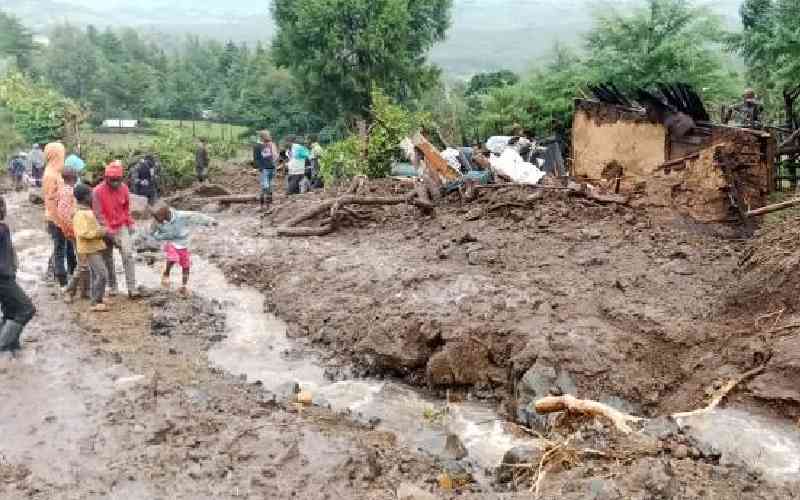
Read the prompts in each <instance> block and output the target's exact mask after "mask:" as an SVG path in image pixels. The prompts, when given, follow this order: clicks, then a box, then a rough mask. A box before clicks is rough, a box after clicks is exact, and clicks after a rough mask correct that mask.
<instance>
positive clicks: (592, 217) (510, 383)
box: [201, 175, 800, 498]
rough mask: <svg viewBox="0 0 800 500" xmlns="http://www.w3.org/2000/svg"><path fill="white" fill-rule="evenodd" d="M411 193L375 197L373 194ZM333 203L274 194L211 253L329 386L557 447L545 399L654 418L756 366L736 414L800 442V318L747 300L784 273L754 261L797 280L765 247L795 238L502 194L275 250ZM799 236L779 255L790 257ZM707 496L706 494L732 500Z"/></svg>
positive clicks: (382, 215)
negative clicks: (435, 404)
mask: <svg viewBox="0 0 800 500" xmlns="http://www.w3.org/2000/svg"><path fill="white" fill-rule="evenodd" d="M232 177H235V178H237V182H236V183H234V185H233V186H231V185H229V186H228V187H229V188H231V190H232V191H237V190H240V189H241V178H242V177H241V176H231V175H228V176H227V178H232ZM220 181H221V182H223V183H224V182H225V179H224V178H221V179H220ZM407 189H409V186H408V185H407V184H404V183H402V182H386V183H372V184H371V185H370V186H368V187H367V189H366V192H365V194H371V195H387V194H397V193H401V192H405V191H406V190H407ZM329 196H331V194H330V193H328V194H320V193H313V194H307V195H303V196H300V197H295V198H293V199H287V198H285V197H283V196H282V195H278V196H277V197H276V203H275V206H274V207H273V208H272V209H271V210H269V211H268V212H267V213H266V214H264V213H261V212H260V211H259V210H257V209H255V208H250V207H239V208H233V209H232V210H229V211H227V212H224V213H223V214H221V216H222V217H223V218H225V221H226V222H225V227H226V231H228V232H229V234H232V235H233V236H234V241H236V243H235V244H234V245H218V244H215V243H213V240H206V241H205V243H201V245H203V251H204V252H206V253H207V254H208V255H210V256H212V257H213V258H214V259H216V260H217V261H218V262H219V263H220V265H221V266H223V267H224V268H225V269H226V270H227V271H228V273H227V274H228V276H229V277H230V279H232V280H238V281H239V282H241V283H246V284H248V285H251V286H255V287H258V288H260V289H262V290H263V291H264V293H265V296H266V297H267V302H268V304H269V305H270V306H271V307H272V308H274V311H275V312H276V313H277V314H278V315H280V316H281V317H282V318H283V319H285V320H286V321H287V322H288V323H289V325H290V329H291V330H290V331H291V333H292V334H293V335H294V336H296V337H298V338H301V339H303V340H304V341H311V342H312V343H314V344H315V345H317V346H319V347H320V348H321V349H323V351H324V352H325V353H327V356H328V358H327V363H328V365H329V366H330V367H331V368H330V373H331V374H332V375H333V376H340V377H350V376H353V375H357V376H378V377H384V376H390V377H400V378H402V379H404V380H406V381H408V382H410V383H412V384H415V385H419V386H425V387H429V388H431V389H432V390H434V391H438V392H439V393H440V394H442V395H443V394H444V393H445V390H447V391H448V392H449V394H450V397H451V398H458V397H479V398H483V399H488V400H493V401H495V402H496V403H497V405H498V408H499V410H500V412H501V413H502V414H504V415H505V416H506V417H507V418H508V419H510V420H514V421H516V422H518V423H520V424H523V425H525V426H528V427H532V428H534V429H536V430H539V431H547V430H548V429H549V422H548V421H547V419H544V418H542V417H541V416H538V415H536V414H535V412H533V411H532V410H531V409H530V403H531V402H532V401H533V400H535V399H536V398H538V397H541V396H545V395H548V394H561V393H570V394H577V395H579V396H580V397H583V398H590V399H597V400H600V401H603V402H606V403H608V404H611V405H613V406H615V407H617V408H619V409H622V410H625V411H628V412H630V413H633V414H636V415H643V416H646V417H651V418H655V417H658V416H665V415H670V414H672V413H676V412H683V411H689V410H693V409H697V408H701V407H703V406H705V405H706V404H707V403H708V402H709V400H710V398H711V396H713V395H714V394H715V393H716V391H717V390H718V389H719V388H720V386H722V385H723V384H724V383H725V382H727V381H728V380H729V379H731V378H735V377H737V376H738V375H740V374H742V373H744V372H747V371H748V370H751V369H753V368H754V367H758V366H762V365H763V366H765V368H764V370H763V372H761V373H760V374H758V375H757V376H756V377H754V379H753V380H748V381H747V382H746V383H743V384H741V386H740V387H738V388H737V389H736V390H735V391H733V392H732V394H731V395H730V396H729V397H728V398H727V399H726V404H727V405H728V406H729V407H730V408H738V409H743V410H746V411H747V412H749V413H752V414H754V415H758V416H760V417H764V418H766V419H771V418H775V419H777V420H779V421H782V422H785V423H786V424H787V425H790V426H794V427H795V428H797V424H796V419H797V417H798V415H800V412H799V411H800V385H798V384H797V380H798V379H797V368H796V366H797V365H798V360H799V359H800V350H798V349H797V348H796V344H797V342H798V339H800V335H799V333H800V332H798V327H797V326H796V325H794V324H793V323H792V321H791V312H792V311H793V310H794V309H793V307H794V306H792V307H787V306H783V307H782V308H781V309H783V310H784V311H783V312H782V313H781V315H780V317H779V316H778V315H776V313H777V312H779V311H780V310H781V309H776V308H775V307H773V305H771V304H770V303H769V302H767V301H763V300H753V298H752V293H751V292H750V291H748V286H750V287H755V288H757V289H760V288H759V282H758V280H759V279H764V276H767V278H766V279H767V280H772V281H776V280H777V279H778V277H779V276H783V274H784V271H785V270H787V267H786V266H773V268H771V269H769V270H765V269H764V266H761V267H758V266H756V265H751V266H750V267H747V265H746V261H747V257H748V255H751V254H753V252H754V250H753V249H759V248H760V249H762V250H761V251H762V253H764V254H769V255H773V254H774V253H775V252H777V251H784V252H788V253H790V254H791V255H792V258H793V259H794V260H793V261H792V262H793V266H794V267H792V266H789V267H788V269H793V268H795V267H797V265H798V264H797V262H796V261H798V259H800V257H798V256H800V253H797V252H796V251H794V248H791V245H789V246H790V248H789V250H788V251H787V250H786V249H785V248H784V249H778V250H775V245H774V244H773V243H771V242H770V241H771V240H770V238H773V239H774V238H775V235H776V234H781V232H782V231H784V229H785V228H781V227H779V226H775V225H772V224H766V225H764V227H763V228H762V229H761V230H760V231H759V232H758V233H756V234H755V235H753V234H751V233H750V232H749V231H748V230H741V229H740V228H733V227H728V226H720V225H701V224H694V223H691V222H689V221H685V220H674V219H673V220H664V219H662V218H660V219H658V220H655V219H653V218H651V216H650V215H648V213H647V212H645V211H642V210H634V209H631V208H628V207H623V206H616V205H598V204H596V203H594V202H591V201H588V200H584V199H580V198H573V197H570V196H568V195H565V194H563V193H559V192H555V193H552V192H551V193H545V194H542V193H538V192H534V191H529V190H522V191H520V190H517V189H509V190H501V191H497V192H494V191H492V192H489V193H488V194H484V195H483V196H482V197H481V199H480V200H479V201H478V202H475V203H471V204H462V203H460V202H459V201H458V200H457V199H455V200H453V199H451V200H450V201H449V202H446V203H445V205H444V206H443V207H441V208H439V209H438V210H437V212H436V215H435V216H434V217H430V218H426V217H423V216H421V215H420V214H419V213H418V212H417V211H416V209H413V208H410V207H388V208H377V209H366V210H364V212H363V215H364V217H365V220H362V221H359V222H354V223H352V224H351V225H350V226H349V227H343V228H340V230H338V231H337V232H336V233H335V234H333V235H330V236H326V237H321V238H296V239H292V238H277V237H275V236H274V229H275V227H276V226H277V225H279V224H281V223H282V222H284V221H286V220H288V219H289V218H291V217H293V216H295V215H297V214H298V213H300V212H301V211H303V210H306V209H308V207H309V206H313V204H314V203H316V202H318V201H319V199H320V198H324V197H329ZM509 203H510V205H509ZM207 208H208V207H207ZM791 234H792V236H786V237H784V240H788V241H792V242H794V241H797V239H796V237H795V236H794V235H795V234H796V231H794V232H792V233H791ZM785 257H786V256H784V258H785ZM754 281H755V284H754V283H753V282H754ZM792 283H793V284H794V285H795V286H797V283H800V281H798V280H792ZM780 296H781V297H787V296H788V297H796V296H797V295H796V294H793V293H792V292H790V291H787V293H785V294H783V295H780ZM742 297H745V299H742ZM793 300H794V302H793V304H794V305H796V299H793ZM742 301H744V302H745V304H746V305H745V306H742V305H741V304H740V303H741V302H742ZM765 320H768V321H765ZM776 321H777V322H778V323H779V325H778V326H780V325H786V324H788V325H790V328H788V329H784V330H781V338H780V339H778V340H776V339H774V338H772V337H774V335H766V336H765V332H766V331H768V330H769V329H770V328H772V329H774V328H775V327H776ZM459 394H460V396H459ZM680 439H683V438H680ZM680 439H679V441H680ZM660 445H661V450H662V451H661V452H660V453H656V455H657V456H660V457H662V458H663V457H664V456H666V457H672V456H673V454H672V451H671V450H674V449H675V448H676V447H677V448H678V449H679V450H680V451H679V452H678V455H679V456H681V455H683V448H681V447H680V444H677V445H676V444H675V442H672V443H670V442H669V440H667V442H664V441H663V440H662V442H661V443H660ZM700 448H703V446H702V445H701V446H699V448H694V450H695V451H696V452H697V453H695V455H696V456H700V457H702V456H703V453H702V452H701V451H698V450H699V449H700ZM664 449H666V450H667V451H666V452H665V451H664ZM689 449H692V447H691V445H689ZM711 456H712V457H714V456H716V457H717V458H716V459H714V458H712V459H710V462H711V463H714V461H715V460H717V461H718V455H717V454H715V453H713V450H712V453H711ZM667 461H668V460H667ZM701 462H702V460H701ZM652 465H653V464H650V465H647V466H644V468H646V469H652V467H651V466H652ZM702 465H703V464H702V463H700V464H698V463H697V461H695V462H694V463H690V464H688V465H687V464H683V468H684V469H686V470H687V471H692V472H690V473H689V474H692V473H694V474H700V477H703V478H705V480H707V481H710V482H711V483H714V484H715V485H716V481H719V478H717V479H713V476H714V474H717V472H715V471H714V470H713V467H712V471H711V472H710V473H708V474H710V476H709V475H708V474H706V473H702V472H698V470H695V469H694V467H700V469H701V470H702V467H701V466H702ZM706 465H708V464H706ZM640 466H642V465H641V463H640V462H639V461H635V462H634V463H633V465H632V467H633V468H634V469H635V468H637V467H640ZM670 467H674V464H673V465H672V466H668V467H667V468H670ZM680 468H681V466H678V467H675V469H676V470H677V469H680ZM578 469H579V470H582V471H583V472H584V473H585V472H586V469H585V468H582V467H578ZM589 470H591V467H589ZM630 473H633V472H632V471H631V470H627V472H626V473H625V474H626V475H627V474H630ZM590 475H591V474H590ZM611 475H612V476H613V475H614V473H611ZM726 477H727V476H726ZM748 481H750V479H747V480H746V482H748ZM690 484H691V482H690ZM714 487H717V486H714ZM714 487H712V488H711V490H709V491H711V492H712V493H710V494H712V496H713V495H722V496H717V497H718V498H722V497H725V495H723V494H722V493H721V492H720V491H719V490H717V491H716V492H715V490H714ZM790 489H791V488H790ZM793 491H794V490H793ZM784 494H786V493H785V492H784ZM682 495H687V494H686V493H684V494H682ZM682 495H678V497H687V498H688V497H692V495H688V496H682ZM698 495H700V494H699V493H698ZM612 496H613V495H612ZM666 496H667V497H670V495H668V494H667V495H666ZM673 496H674V495H673ZM744 497H751V495H745V496H744Z"/></svg>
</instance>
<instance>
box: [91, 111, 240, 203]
mask: <svg viewBox="0 0 800 500" xmlns="http://www.w3.org/2000/svg"><path fill="white" fill-rule="evenodd" d="M216 129H217V130H221V128H220V127H217V128H216ZM208 130H214V128H212V127H208ZM154 132H155V133H154V134H153V135H141V134H88V135H87V137H86V141H85V142H84V144H83V147H82V153H83V155H84V159H85V160H86V165H87V173H88V174H89V175H90V176H93V177H96V176H99V175H101V173H102V171H103V168H104V167H105V165H106V164H108V163H109V162H111V161H112V160H121V161H122V162H123V163H124V164H125V165H127V166H131V165H132V164H133V163H134V162H135V161H136V160H137V159H139V158H141V156H142V155H143V154H144V153H153V154H155V155H156V156H158V158H159V160H160V161H161V165H162V177H161V186H162V188H163V189H166V190H173V189H179V188H183V187H186V186H188V185H189V184H191V182H192V180H193V179H194V175H195V150H196V148H197V142H198V141H197V139H196V138H195V137H193V135H192V128H191V127H190V126H189V127H180V126H179V124H178V122H172V121H168V120H164V121H157V122H155V124H154ZM207 138H208V148H209V153H210V155H211V156H212V157H213V158H218V159H223V160H225V159H230V158H233V157H235V156H237V155H238V154H239V153H240V152H241V151H242V149H243V144H242V142H241V139H240V138H239V137H238V136H237V135H226V136H225V138H223V137H222V134H220V135H218V136H217V135H212V134H209V135H208V136H207Z"/></svg>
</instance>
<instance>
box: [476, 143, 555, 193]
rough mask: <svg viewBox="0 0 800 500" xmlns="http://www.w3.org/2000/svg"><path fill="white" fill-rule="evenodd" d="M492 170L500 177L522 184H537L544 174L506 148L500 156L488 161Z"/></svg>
mask: <svg viewBox="0 0 800 500" xmlns="http://www.w3.org/2000/svg"><path fill="white" fill-rule="evenodd" d="M489 161H490V162H491V164H492V168H494V169H495V170H496V171H497V172H498V173H499V174H500V175H503V176H505V177H508V178H510V179H511V180H512V181H514V182H519V183H522V184H538V183H539V181H540V180H542V177H544V176H545V172H543V171H542V170H539V168H538V167H537V166H536V165H534V164H533V163H529V162H527V161H525V160H523V159H522V157H521V156H520V155H519V153H518V152H517V151H516V150H515V149H514V148H506V149H505V151H503V154H501V155H500V156H494V155H492V157H491V158H490V159H489Z"/></svg>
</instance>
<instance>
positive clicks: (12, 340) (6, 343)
mask: <svg viewBox="0 0 800 500" xmlns="http://www.w3.org/2000/svg"><path fill="white" fill-rule="evenodd" d="M23 328H24V326H23V325H20V324H19V323H17V322H16V321H11V320H10V319H8V320H6V321H5V322H4V323H3V326H2V327H0V351H16V350H18V349H20V347H22V346H21V345H20V343H19V336H20V335H21V334H22V329H23Z"/></svg>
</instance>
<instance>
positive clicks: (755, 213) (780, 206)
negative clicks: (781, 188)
mask: <svg viewBox="0 0 800 500" xmlns="http://www.w3.org/2000/svg"><path fill="white" fill-rule="evenodd" d="M798 205H800V198H794V199H791V200H789V201H784V202H781V203H775V204H773V205H767V206H766V207H761V208H756V209H754V210H750V211H748V212H747V213H746V214H745V215H747V216H748V217H760V216H762V215H767V214H770V213H772V212H778V211H780V210H786V209H787V208H792V207H796V206H798Z"/></svg>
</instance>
